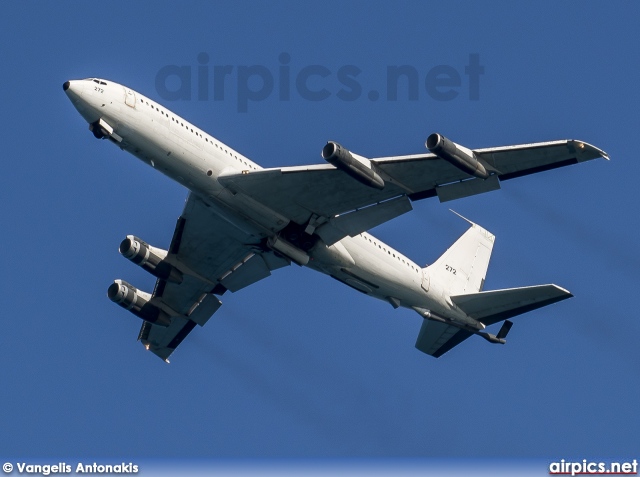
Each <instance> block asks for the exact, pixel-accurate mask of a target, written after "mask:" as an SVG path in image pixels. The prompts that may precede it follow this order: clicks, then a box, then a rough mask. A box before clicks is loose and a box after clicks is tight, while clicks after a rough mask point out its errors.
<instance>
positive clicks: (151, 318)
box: [107, 280, 171, 326]
mask: <svg viewBox="0 0 640 477" xmlns="http://www.w3.org/2000/svg"><path fill="white" fill-rule="evenodd" d="M107 296H108V297H109V300H111V301H112V302H114V303H117V304H118V305H120V306H121V307H122V308H124V309H125V310H129V311H130V312H131V313H133V314H134V315H136V316H137V317H138V318H142V319H143V320H144V321H148V322H149V323H153V324H156V325H160V326H169V325H170V324H171V318H170V317H169V315H168V314H166V313H165V312H164V311H162V310H161V309H160V308H158V307H157V306H155V305H154V304H153V303H150V300H151V295H150V294H148V293H146V292H143V291H140V290H138V289H137V288H136V287H134V286H133V285H131V284H130V283H127V282H125V281H124V280H115V281H114V282H113V283H112V284H111V285H110V286H109V288H108V289H107Z"/></svg>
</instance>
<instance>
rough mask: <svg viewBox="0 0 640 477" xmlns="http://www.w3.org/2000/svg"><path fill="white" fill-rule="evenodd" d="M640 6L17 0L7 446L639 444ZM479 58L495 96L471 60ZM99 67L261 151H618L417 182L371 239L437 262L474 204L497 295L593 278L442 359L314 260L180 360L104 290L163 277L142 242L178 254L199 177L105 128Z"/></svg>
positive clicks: (249, 298) (10, 31) (8, 186)
mask: <svg viewBox="0 0 640 477" xmlns="http://www.w3.org/2000/svg"><path fill="white" fill-rule="evenodd" d="M639 13H640V8H639V7H638V6H637V5H635V4H632V3H624V2H607V3H605V2H581V3H573V2H559V3H558V2H536V3H535V4H531V5H528V6H526V5H525V6H523V5H520V4H515V3H512V2H492V3H477V2H463V1H459V2H441V3H431V4H427V3H425V2H411V1H407V2H393V3H391V2H389V3H383V2H322V3H313V4H312V3H298V2H270V3H267V2H249V3H240V2H237V3H236V2H215V3H213V2H212V3H199V2H188V1H187V2H181V3H180V4H176V5H170V4H168V3H162V2H161V3H160V4H156V2H132V3H127V2H110V3H109V4H108V5H107V4H100V3H95V2H94V3H79V2H78V3H76V2H73V3H71V2H60V3H30V4H25V3H23V2H20V3H17V2H16V3H8V4H5V5H3V15H2V16H1V17H0V26H1V27H0V59H1V60H2V64H3V65H4V75H3V78H2V88H0V97H1V98H2V105H3V108H2V114H0V130H1V131H2V134H3V138H4V141H3V154H4V161H3V164H4V167H3V173H2V174H1V175H0V198H1V200H2V204H3V205H4V206H3V207H2V219H3V220H2V224H3V225H2V228H3V232H4V233H2V234H0V245H1V247H2V250H3V251H4V253H3V254H2V262H1V263H2V267H1V271H2V273H1V275H0V276H1V281H0V290H1V292H0V297H1V300H2V309H3V312H2V317H3V326H2V333H0V343H1V346H0V360H1V362H2V363H3V365H2V367H1V368H0V380H1V382H2V383H3V388H4V389H3V393H2V396H3V397H2V404H3V405H2V429H3V432H2V436H1V437H0V455H1V456H2V457H5V458H8V459H19V458H20V459H25V458H29V457H32V458H35V457H38V458H61V457H67V458H71V457H76V458H82V457H89V456H99V457H107V458H116V459H120V458H125V457H129V458H145V459H154V458H170V459H172V458H181V459H203V458H204V459H209V458H211V459H218V458H232V459H236V458H242V459H244V458H272V457H276V458H285V459H290V458H325V457H328V458H343V457H357V458H365V459H368V458H379V457H383V458H388V457H411V458H414V457H427V458H459V457H465V458H480V457H489V458H503V457H507V458H516V459H525V458H527V459H528V458H544V459H559V458H572V457H573V458H579V459H580V460H581V459H582V458H591V457H597V456H602V457H620V458H633V457H637V452H638V447H637V436H638V433H639V431H640V414H639V413H638V407H637V403H638V402H639V400H640V380H639V379H638V375H639V373H640V364H639V363H640V351H639V349H638V346H637V336H638V334H639V332H640V325H639V323H638V316H637V312H636V310H635V306H634V305H635V300H636V297H637V294H638V285H639V280H638V274H637V270H638V266H639V265H640V258H639V256H638V248H637V236H638V233H639V232H640V222H639V219H638V213H637V210H638V199H637V183H636V178H637V177H638V174H639V173H640V166H639V165H638V162H637V158H636V157H635V156H636V154H635V153H634V149H635V141H634V140H635V138H636V137H637V126H638V113H637V111H638V107H639V106H640V101H639V99H640V98H639V92H638V87H637V84H638V81H639V80H640V67H639V64H638V59H637V49H638V36H637V18H638V14H639ZM201 53H206V55H207V56H208V60H207V61H205V62H204V67H206V68H207V71H208V72H210V74H211V75H213V71H214V67H215V66H216V65H223V66H224V65H231V66H233V70H232V74H231V75H230V76H229V78H228V83H225V96H224V99H223V100H218V101H216V100H214V99H213V89H211V90H210V94H209V99H208V100H199V99H198V97H197V91H198V89H197V88H198V86H197V79H198V78H197V75H198V71H199V70H198V68H199V67H201V66H203V65H201V62H199V60H198V55H199V54H201ZM283 53H285V54H287V55H288V56H289V62H288V63H287V65H288V66H289V68H290V69H289V73H290V75H291V76H290V78H291V87H290V89H289V92H290V99H289V100H288V101H283V100H280V99H279V93H278V92H279V89H278V88H279V83H278V81H280V80H279V76H278V75H279V74H281V69H280V68H281V67H282V66H283V63H282V61H281V55H282V54H283ZM474 54H477V55H479V61H480V64H481V65H482V66H483V68H484V72H483V74H482V75H481V76H480V82H479V98H478V99H472V98H470V90H469V86H470V85H469V76H468V75H466V74H465V73H464V71H465V70H464V69H465V66H467V65H468V63H469V59H470V55H474ZM202 58H203V57H201V59H202ZM167 65H177V66H181V67H186V68H187V69H188V70H189V71H191V72H192V80H193V84H192V97H191V99H190V100H175V101H168V100H166V99H164V98H163V96H162V94H161V93H162V92H161V91H159V90H158V89H157V88H156V79H157V76H158V73H159V72H160V71H161V70H162V68H163V67H165V66H167ZM251 65H260V66H262V67H263V69H262V71H265V70H266V71H268V72H269V73H270V74H272V75H273V76H274V78H275V80H274V81H275V85H274V88H273V90H272V92H271V93H270V94H265V98H264V99H263V100H260V101H248V102H247V111H246V112H242V111H239V109H240V108H239V106H238V104H239V89H238V88H239V87H240V88H242V84H241V83H240V86H239V83H238V78H239V76H238V72H239V71H240V70H241V68H242V67H246V66H251ZM310 65H320V66H321V67H323V68H324V69H326V71H329V73H330V74H329V75H328V76H327V77H326V78H319V77H316V78H315V80H318V82H317V83H314V82H310V83H309V84H310V85H311V86H312V87H314V88H315V87H317V88H318V89H322V88H325V89H326V90H327V91H328V92H329V93H330V94H329V97H328V98H326V99H324V100H321V101H309V100H306V99H304V98H303V97H301V95H300V94H299V91H297V90H296V89H295V87H294V86H293V85H294V83H295V78H296V76H297V75H298V74H299V72H300V71H302V70H303V69H304V68H305V67H307V66H310ZM345 65H354V66H356V67H357V68H359V69H360V70H361V73H360V74H359V75H358V77H357V79H358V84H359V85H360V86H361V87H362V93H361V94H360V95H358V96H357V97H356V98H352V100H350V101H347V100H343V99H341V98H340V97H339V95H338V92H339V90H340V88H341V84H340V82H339V81H338V76H337V75H338V71H339V70H340V68H341V67H343V66H345ZM398 65H410V66H412V67H413V68H415V70H416V71H417V72H418V74H419V78H420V89H419V96H418V99H417V100H409V99H407V93H406V90H404V89H402V88H400V90H399V92H398V100H396V101H391V100H388V99H387V97H386V90H385V79H386V71H387V67H389V66H398ZM439 65H446V66H447V67H448V68H449V71H452V70H453V71H456V72H458V73H459V75H460V86H459V87H456V88H454V89H455V91H456V92H457V95H456V96H455V97H454V98H453V99H450V100H438V99H437V98H434V97H432V96H430V95H429V94H428V92H427V89H426V88H425V86H424V81H425V79H426V78H427V77H428V74H429V71H430V70H432V69H433V68H434V67H438V66H439ZM323 71H324V70H323ZM94 76H95V77H102V78H106V79H109V80H112V81H116V82H118V83H122V84H126V85H127V86H129V87H131V88H133V89H134V90H137V91H140V92H141V93H143V94H145V95H147V96H149V97H151V98H153V99H154V100H157V101H159V102H160V103H162V104H164V105H166V106H167V107H168V108H169V109H171V110H173V111H175V112H176V113H177V114H179V115H181V116H183V117H185V118H186V119H188V120H189V121H191V122H193V123H195V124H197V125H199V126H200V127H202V128H203V129H204V130H206V131H207V132H209V133H210V134H212V135H213V136H215V137H217V138H219V139H220V140H221V141H223V142H225V143H227V144H228V145H230V146H231V147H233V148H235V149H236V150H238V151H240V152H242V153H243V154H245V155H247V156H248V157H251V158H252V159H253V160H255V161H256V162H258V163H259V164H261V165H262V166H264V167H276V166H280V165H296V164H307V163H320V162H321V161H322V159H321V157H320V150H321V148H322V146H323V145H324V144H325V143H326V141H327V140H336V141H338V142H340V143H341V144H343V145H344V146H345V147H347V148H349V149H351V150H353V151H354V152H357V153H359V154H362V155H364V156H369V157H376V156H385V155H395V154H413V153H421V152H424V151H425V150H424V141H425V139H426V137H427V136H428V134H430V133H431V132H435V131H437V132H441V133H442V134H444V135H445V136H447V137H449V138H451V139H452V140H454V141H457V142H459V143H462V144H464V145H465V146H467V147H471V148H476V147H477V148H479V147H490V146H498V145H505V144H516V143H523V142H536V141H547V140H553V139H566V138H572V139H581V140H584V141H586V142H589V143H591V144H594V145H596V146H598V147H600V148H602V149H604V150H605V151H607V152H608V153H609V154H610V156H611V158H612V160H611V161H610V162H607V161H604V160H598V161H592V162H590V163H586V164H581V165H578V166H574V167H569V168H564V169H561V170H556V171H553V172H548V173H544V174H539V175H535V176H530V177H526V178H522V179H518V180H514V181H509V182H508V183H505V184H504V185H503V189H502V190H501V191H498V192H493V193H489V194H485V195H482V196H476V197H473V198H468V199H462V200H459V201H456V202H452V203H449V204H440V203H438V202H437V200H435V199H430V200H426V201H422V202H417V203H414V211H413V212H411V213H410V214H406V215H405V216H403V217H400V218H398V219H396V220H394V221H392V222H390V223H387V224H385V225H383V226H381V227H378V228H377V229H375V230H373V231H372V233H373V234H374V235H376V236H378V237H379V238H381V239H382V240H384V241H386V242H388V243H389V244H390V245H392V246H393V247H395V248H397V249H398V250H401V251H402V252H403V253H405V254H406V255H408V256H409V257H411V258H412V259H414V260H415V261H417V262H418V263H422V264H424V263H430V262H433V261H434V260H435V259H436V258H437V257H438V256H439V255H440V254H441V253H442V252H443V251H444V250H445V249H446V248H447V247H448V246H449V245H450V244H451V243H452V242H453V241H455V239H456V238H457V237H458V235H460V234H461V233H463V232H464V230H465V227H466V224H465V223H464V222H463V221H461V220H460V219H459V218H457V217H456V216H455V215H453V214H451V213H450V212H449V211H448V208H449V207H451V208H453V209H454V210H456V211H457V212H459V213H461V214H462V215H464V216H466V217H468V218H470V219H471V220H473V221H475V222H477V223H479V224H481V225H482V226H484V227H486V228H487V229H488V230H490V231H491V232H493V233H494V234H495V235H496V236H497V240H496V245H495V248H494V253H493V257H492V261H491V264H490V267H489V272H488V276H487V281H486V285H485V288H486V289H498V288H507V287H515V286H525V285H534V284H539V283H556V284H558V285H560V286H563V287H565V288H567V289H569V290H570V291H572V292H573V293H574V295H575V298H574V299H572V300H567V301H565V302H562V303H560V304H557V305H555V306H551V307H548V308H544V309H542V310H539V311H536V312H533V313H530V314H527V315H524V316H521V317H518V318H516V319H515V320H514V323H515V326H514V327H513V330H512V331H511V333H510V336H509V343H508V344H507V345H506V346H492V345H489V344H488V343H487V342H486V341H484V340H481V339H470V340H468V341H467V342H465V343H464V344H463V345H461V346H460V347H458V348H456V349H455V350H454V351H452V352H451V353H449V354H447V355H445V356H444V357H442V358H440V359H433V358H431V357H429V356H426V355H423V354H422V353H420V352H418V351H417V350H416V349H414V343H415V339H416V336H417V333H418V330H419V328H420V320H421V318H420V317H419V316H417V315H416V314H415V313H412V312H409V311H407V310H393V309H392V308H391V307H390V306H389V305H388V304H386V303H383V302H379V301H376V300H372V299H369V298H367V297H365V296H363V295H361V294H358V293H356V292H354V291H353V290H351V289H349V288H347V287H344V286H342V285H341V284H339V283H337V282H336V281H334V280H331V279H329V278H328V277H326V276H323V275H320V274H316V273H314V272H312V271H310V270H307V269H301V268H299V267H296V266H292V267H289V268H287V269H284V270H280V271H278V272H276V273H274V275H273V276H272V277H270V278H269V279H268V280H264V281H263V282H260V283H258V284H256V285H254V286H252V287H250V288H248V289H245V290H242V291H240V292H238V293H236V294H227V295H225V296H224V297H223V307H222V308H221V309H220V310H219V312H218V313H217V314H216V315H215V316H214V317H213V318H212V319H211V321H210V322H209V323H208V324H207V325H206V326H205V327H204V328H202V329H197V330H196V331H195V332H194V333H192V334H191V336H189V339H188V340H186V341H185V342H184V343H183V344H182V346H181V347H180V348H179V349H178V351H177V352H176V353H175V354H174V355H173V357H172V363H171V364H170V365H165V364H164V363H162V361H160V360H159V359H157V358H156V357H155V356H153V355H151V354H150V353H145V352H144V349H143V347H142V346H141V345H139V343H136V337H137V333H138V330H139V327H140V321H139V320H138V319H137V318H135V317H134V316H133V315H129V314H127V313H126V312H124V311H123V310H122V309H120V308H119V307H117V306H115V305H114V304H112V303H110V302H109V300H108V299H107V297H106V289H107V287H108V285H109V284H110V283H111V281H112V280H113V279H115V278H123V279H125V280H127V281H129V282H131V283H133V284H135V285H136V286H138V287H140V288H142V289H147V290H150V289H152V287H153V283H154V281H153V279H152V277H151V276H149V275H147V274H145V272H144V271H142V270H141V269H138V268H137V267H135V266H134V265H132V264H130V263H128V262H127V261H126V260H124V259H122V257H120V255H119V254H118V252H117V247H118V244H119V243H120V241H121V240H122V239H123V238H124V237H125V236H126V235H127V234H130V233H131V234H135V235H138V236H140V237H142V238H143V239H144V240H145V241H147V242H149V243H152V244H154V245H156V246H160V247H167V246H168V243H169V241H170V239H171V235H172V232H173V227H174V225H175V220H176V219H177V217H178V216H179V214H180V212H181V209H182V206H183V204H184V199H185V197H186V190H185V189H183V188H182V187H181V186H179V185H177V184H174V183H172V182H171V181H170V180H169V179H167V178H166V177H164V176H162V175H160V174H158V173H157V172H155V171H153V170H151V169H150V168H148V167H146V166H145V165H144V164H142V163H141V162H139V161H138V160H137V159H135V158H134V157H133V156H130V155H128V154H126V153H124V152H122V151H120V150H119V149H118V148H116V147H114V146H113V145H112V144H110V143H108V142H106V141H103V142H99V141H97V140H96V139H95V138H94V137H93V136H92V135H91V133H90V132H89V131H88V128H87V125H86V123H85V122H84V121H83V119H82V118H81V117H80V115H79V114H78V113H77V112H76V110H75V109H74V108H73V106H72V105H71V103H70V102H69V101H68V99H67V98H66V96H65V95H64V93H63V91H62V83H63V82H64V81H66V80H68V79H80V78H85V77H94ZM254 79H255V78H254ZM173 80H174V83H168V85H169V87H170V88H173V87H175V77H174V79H173ZM249 87H250V88H255V89H256V90H257V89H259V87H260V83H259V82H257V83H256V82H253V83H251V84H250V85H249ZM370 91H376V92H378V95H379V98H378V100H377V101H372V100H370V99H369V92H370ZM240 93H241V91H240Z"/></svg>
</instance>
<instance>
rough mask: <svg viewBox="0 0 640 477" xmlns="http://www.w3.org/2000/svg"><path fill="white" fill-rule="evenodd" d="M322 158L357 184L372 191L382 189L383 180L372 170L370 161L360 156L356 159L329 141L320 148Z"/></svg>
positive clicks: (372, 166) (338, 145) (335, 143)
mask: <svg viewBox="0 0 640 477" xmlns="http://www.w3.org/2000/svg"><path fill="white" fill-rule="evenodd" d="M322 158H323V159H324V160H325V161H327V162H328V163H329V164H331V165H333V166H335V167H337V168H338V169H340V170H342V171H344V172H346V173H347V174H349V175H350V176H351V177H353V178H354V179H355V180H357V181H358V182H360V183H362V184H364V185H366V186H369V187H373V188H374V189H380V190H382V189H384V180H383V179H382V177H380V174H378V173H377V172H376V171H375V170H374V165H373V164H372V163H371V161H370V160H369V159H366V158H364V157H361V156H358V158H357V159H356V158H355V157H353V155H352V154H351V152H349V151H348V150H347V149H345V148H344V147H342V146H341V145H340V144H338V143H337V142H333V141H329V142H328V143H327V144H326V145H325V146H324V147H323V148H322Z"/></svg>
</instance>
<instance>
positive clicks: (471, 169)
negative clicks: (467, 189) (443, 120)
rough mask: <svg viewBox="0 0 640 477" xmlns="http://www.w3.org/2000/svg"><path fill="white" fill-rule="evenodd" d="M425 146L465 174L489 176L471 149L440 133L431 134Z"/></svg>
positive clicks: (480, 176)
mask: <svg viewBox="0 0 640 477" xmlns="http://www.w3.org/2000/svg"><path fill="white" fill-rule="evenodd" d="M425 146H427V149H429V151H430V152H432V153H434V154H435V155H436V156H438V157H439V158H440V159H444V160H445V161H447V162H449V163H451V164H452V165H454V166H456V167H457V168H458V169H460V170H462V171H464V172H466V173H467V174H470V175H472V176H475V177H478V178H480V179H487V178H488V177H489V173H488V172H487V170H486V169H485V167H484V166H483V165H482V163H481V162H480V161H479V160H478V157H477V156H476V155H475V153H474V152H473V151H472V150H470V149H467V148H466V147H464V146H460V145H459V144H456V143H455V142H453V141H450V140H449V139H447V138H446V137H444V136H442V135H441V134H438V133H433V134H431V135H430V136H429V137H428V138H427V142H426V143H425Z"/></svg>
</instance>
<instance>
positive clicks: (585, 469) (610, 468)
mask: <svg viewBox="0 0 640 477" xmlns="http://www.w3.org/2000/svg"><path fill="white" fill-rule="evenodd" d="M637 474H638V460H637V459H633V460H632V461H628V462H608V463H607V462H594V461H589V460H587V459H582V461H581V462H572V461H566V460H564V459H562V460H560V462H552V463H551V464H549V475H571V476H575V475H637Z"/></svg>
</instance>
